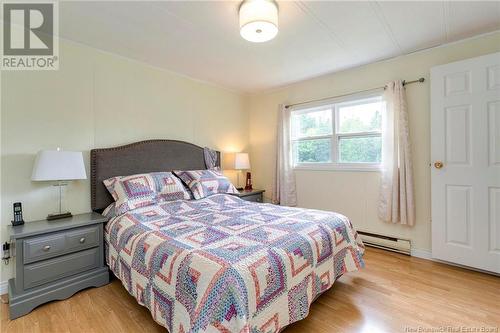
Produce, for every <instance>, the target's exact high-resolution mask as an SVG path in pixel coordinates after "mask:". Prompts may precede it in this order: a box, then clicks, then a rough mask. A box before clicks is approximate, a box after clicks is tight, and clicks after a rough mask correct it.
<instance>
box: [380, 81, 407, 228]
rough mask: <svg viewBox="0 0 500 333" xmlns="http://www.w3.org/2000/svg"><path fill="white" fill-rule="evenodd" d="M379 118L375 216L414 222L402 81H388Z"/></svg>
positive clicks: (404, 97)
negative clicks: (379, 157) (379, 161)
mask: <svg viewBox="0 0 500 333" xmlns="http://www.w3.org/2000/svg"><path fill="white" fill-rule="evenodd" d="M384 99H385V102H386V105H387V112H386V114H385V115H384V117H383V118H382V142H383V143H382V147H383V148H382V179H381V186H380V199H379V207H378V215H379V218H380V219H381V220H383V221H386V222H392V223H400V224H406V225H410V226H412V225H414V224H415V200H414V196H413V173H412V162H411V150H410V131H409V128H408V110H407V106H406V93H405V88H404V86H403V82H402V81H400V80H398V81H393V82H389V83H388V84H387V85H386V87H385V93H384Z"/></svg>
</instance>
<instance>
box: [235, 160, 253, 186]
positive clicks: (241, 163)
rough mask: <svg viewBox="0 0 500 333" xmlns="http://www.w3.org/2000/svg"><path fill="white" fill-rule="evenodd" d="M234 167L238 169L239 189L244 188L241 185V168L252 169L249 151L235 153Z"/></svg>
mask: <svg viewBox="0 0 500 333" xmlns="http://www.w3.org/2000/svg"><path fill="white" fill-rule="evenodd" d="M234 169H235V170H238V173H237V182H238V184H237V186H238V190H239V191H241V190H243V187H240V172H241V170H248V169H250V158H249V157H248V153H236V154H235V155H234Z"/></svg>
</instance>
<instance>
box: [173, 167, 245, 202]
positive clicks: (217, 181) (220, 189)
mask: <svg viewBox="0 0 500 333" xmlns="http://www.w3.org/2000/svg"><path fill="white" fill-rule="evenodd" d="M174 173H175V174H176V175H177V176H178V177H179V178H180V179H182V181H183V182H184V183H185V184H186V185H187V186H188V187H189V189H190V190H191V192H192V193H193V196H194V198H195V199H202V198H205V197H208V196H209V195H212V194H216V193H238V190H237V189H236V187H234V185H233V184H231V182H230V181H229V179H227V177H225V176H223V175H222V174H221V173H220V172H218V171H215V170H191V171H174Z"/></svg>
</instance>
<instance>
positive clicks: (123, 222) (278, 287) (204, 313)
mask: <svg viewBox="0 0 500 333" xmlns="http://www.w3.org/2000/svg"><path fill="white" fill-rule="evenodd" d="M105 239H106V260H107V263H108V265H109V267H110V268H111V270H112V271H113V272H114V273H115V275H116V276H117V277H118V278H119V279H120V280H121V281H122V283H123V285H124V286H125V288H126V289H127V290H128V291H129V293H130V294H131V295H133V296H134V297H135V298H136V299H137V301H138V302H139V303H140V304H141V305H144V306H146V307H147V308H148V309H149V310H150V311H151V314H152V316H153V318H154V320H155V321H157V322H158V323H159V324H161V325H163V326H165V327H166V328H167V329H168V330H169V332H171V333H174V332H186V333H187V332H249V333H250V332H252V333H260V332H263V333H267V332H278V331H279V330H280V329H282V328H283V327H285V326H287V325H289V324H291V323H293V322H295V321H298V320H300V319H303V318H305V317H306V316H307V314H308V312H309V306H310V305H311V303H312V302H313V301H314V299H315V298H316V297H317V296H318V295H320V294H321V293H322V292H324V291H325V290H327V289H329V288H330V287H331V286H332V285H333V283H334V282H335V280H336V279H337V278H338V277H339V276H341V275H342V274H344V273H346V272H350V271H355V270H357V269H359V268H361V267H362V266H363V259H362V255H363V251H364V246H363V243H362V242H361V240H360V238H359V236H358V234H357V233H356V231H355V230H354V228H353V226H352V224H351V223H350V221H349V220H348V219H347V218H346V217H345V216H343V215H340V214H336V213H332V212H326V211H319V210H311V209H301V208H290V207H282V206H276V205H272V204H257V203H253V202H247V201H243V200H241V199H239V198H237V197H235V196H232V195H229V194H216V195H212V196H210V197H208V198H205V199H202V200H190V201H189V200H177V201H171V202H165V203H161V204H157V205H152V206H148V207H143V208H138V209H134V210H132V211H129V212H127V213H125V214H122V215H119V216H117V217H115V218H113V219H111V221H110V222H109V223H108V224H107V226H106V233H105Z"/></svg>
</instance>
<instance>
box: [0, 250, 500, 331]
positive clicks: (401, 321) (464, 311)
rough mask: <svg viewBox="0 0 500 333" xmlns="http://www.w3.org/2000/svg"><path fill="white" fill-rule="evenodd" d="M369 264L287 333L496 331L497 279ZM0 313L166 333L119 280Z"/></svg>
mask: <svg viewBox="0 0 500 333" xmlns="http://www.w3.org/2000/svg"><path fill="white" fill-rule="evenodd" d="M365 259H366V268H365V269H363V270H361V271H359V272H356V273H350V274H347V275H346V276H343V277H341V278H340V280H339V281H337V282H336V283H335V285H334V286H333V288H332V289H330V290H329V291H327V292H326V293H325V294H323V295H322V296H321V297H319V298H318V299H317V300H316V302H314V303H313V305H312V307H311V311H310V314H309V316H308V317H307V318H306V319H304V320H302V321H300V322H297V323H295V324H293V325H291V326H290V327H288V328H287V329H286V330H285V333H302V332H314V333H326V332H363V333H364V332H367V333H368V332H369V333H378V332H419V329H421V331H420V332H424V331H423V330H425V329H432V328H439V327H441V326H452V327H453V328H457V327H458V328H459V329H462V326H465V327H467V328H472V329H474V328H478V329H479V328H481V327H485V328H493V330H492V331H490V332H499V327H500V278H499V277H495V276H491V275H487V274H482V273H478V272H473V271H469V270H465V269H461V268H457V267H453V266H448V265H444V264H440V263H435V262H431V261H427V260H422V259H418V258H411V257H407V256H404V255H400V254H395V253H390V252H386V251H382V250H377V249H371V248H370V249H368V250H367V253H366V255H365ZM0 311H1V314H0V315H1V326H0V328H1V329H0V331H1V332H3V333H7V332H9V333H10V332H44V333H45V332H95V333H97V332H113V333H114V332H165V329H164V328H163V327H161V326H159V325H157V324H156V323H155V322H154V321H153V320H152V319H151V316H150V314H149V311H148V310H147V309H146V308H144V307H142V306H140V305H138V304H137V303H136V302H135V299H134V298H133V297H132V296H130V295H129V294H128V293H127V291H125V289H124V288H123V287H122V286H121V283H120V282H119V281H118V280H114V281H113V282H112V283H110V284H109V285H107V286H104V287H101V288H92V289H87V290H84V291H81V292H79V293H77V294H75V295H74V296H73V297H71V298H69V299H67V300H64V301H56V302H51V303H48V304H45V305H42V306H40V307H38V308H37V309H35V310H34V311H33V312H31V313H30V314H28V315H26V316H24V317H21V318H18V319H16V320H13V321H10V320H9V319H8V309H7V305H6V304H2V305H1V308H0ZM438 332H452V331H451V330H448V331H446V330H445V331H438ZM453 332H456V331H453ZM458 332H465V331H463V330H460V331H458ZM467 332H474V331H467ZM476 332H482V331H480V330H476Z"/></svg>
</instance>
